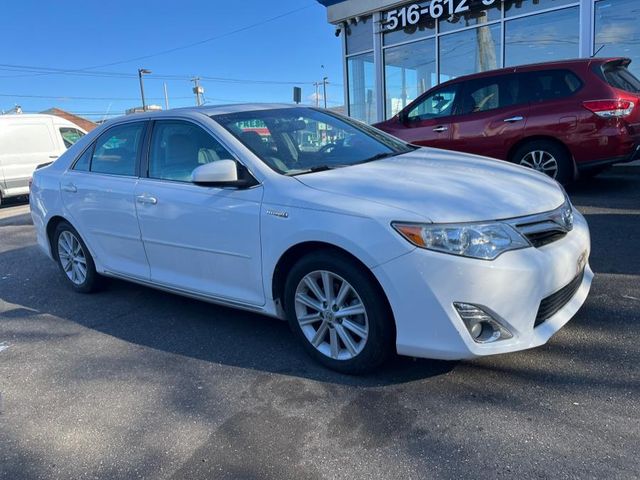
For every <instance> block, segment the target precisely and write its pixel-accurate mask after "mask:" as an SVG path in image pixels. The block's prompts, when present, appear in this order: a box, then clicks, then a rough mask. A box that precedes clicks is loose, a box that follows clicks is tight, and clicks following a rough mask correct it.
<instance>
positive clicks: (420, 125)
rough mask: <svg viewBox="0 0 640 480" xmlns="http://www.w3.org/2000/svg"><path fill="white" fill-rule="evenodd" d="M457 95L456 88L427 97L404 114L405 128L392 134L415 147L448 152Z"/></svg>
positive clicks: (441, 90)
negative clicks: (446, 150)
mask: <svg viewBox="0 0 640 480" xmlns="http://www.w3.org/2000/svg"><path fill="white" fill-rule="evenodd" d="M457 91H458V86H457V85H449V86H446V87H443V88H440V89H438V90H436V91H434V92H431V93H428V94H427V95H426V96H425V97H424V98H422V99H419V100H418V101H416V102H415V103H414V104H413V105H411V106H409V107H408V108H407V110H406V111H405V112H403V114H402V115H401V119H402V122H403V123H404V128H403V129H402V130H401V131H399V132H397V133H396V132H393V133H394V134H397V135H398V136H399V137H400V138H402V139H403V140H405V141H407V142H409V143H413V144H415V145H423V146H426V147H435V148H449V139H450V137H451V124H450V123H451V116H452V115H453V114H454V112H455V106H456V95H457Z"/></svg>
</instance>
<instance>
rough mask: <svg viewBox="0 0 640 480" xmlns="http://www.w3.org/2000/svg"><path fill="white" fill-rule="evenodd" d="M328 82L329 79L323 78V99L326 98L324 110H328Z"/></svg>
mask: <svg viewBox="0 0 640 480" xmlns="http://www.w3.org/2000/svg"><path fill="white" fill-rule="evenodd" d="M327 80H329V78H328V77H322V98H324V108H325V109H326V108H327Z"/></svg>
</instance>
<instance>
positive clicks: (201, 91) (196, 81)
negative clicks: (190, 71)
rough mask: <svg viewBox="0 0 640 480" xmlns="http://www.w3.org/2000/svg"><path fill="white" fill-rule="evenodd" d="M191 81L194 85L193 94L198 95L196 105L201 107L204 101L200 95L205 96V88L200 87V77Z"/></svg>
mask: <svg viewBox="0 0 640 480" xmlns="http://www.w3.org/2000/svg"><path fill="white" fill-rule="evenodd" d="M191 81H192V82H193V84H194V87H193V93H195V94H196V105H197V106H200V105H202V100H201V98H200V95H202V94H204V88H202V87H201V86H200V83H199V82H200V77H193V78H192V79H191Z"/></svg>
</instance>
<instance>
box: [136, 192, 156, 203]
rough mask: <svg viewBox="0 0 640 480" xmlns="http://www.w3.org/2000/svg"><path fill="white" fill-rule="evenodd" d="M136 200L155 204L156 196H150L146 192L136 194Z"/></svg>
mask: <svg viewBox="0 0 640 480" xmlns="http://www.w3.org/2000/svg"><path fill="white" fill-rule="evenodd" d="M136 200H137V202H138V203H145V204H147V205H155V204H156V203H158V199H157V198H156V197H152V196H150V195H147V194H146V193H145V194H143V195H138V196H137V197H136Z"/></svg>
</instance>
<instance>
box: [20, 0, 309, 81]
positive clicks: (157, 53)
mask: <svg viewBox="0 0 640 480" xmlns="http://www.w3.org/2000/svg"><path fill="white" fill-rule="evenodd" d="M307 8H311V5H307V6H305V7H300V8H296V9H294V10H290V11H288V12H285V13H281V14H280V15H276V16H274V17H270V18H267V19H265V20H262V21H260V22H256V23H252V24H250V25H246V26H244V27H240V28H237V29H235V30H231V31H230V32H226V33H223V34H221V35H215V36H213V37H209V38H205V39H203V40H199V41H197V42H193V43H188V44H186V45H181V46H179V47H174V48H169V49H167V50H161V51H159V52H156V53H151V54H148V55H140V56H138V57H133V58H128V59H126V60H119V61H117V62H110V63H103V64H101V65H94V66H91V67H85V68H78V69H66V70H65V69H52V70H56V71H57V72H53V71H52V72H42V73H35V74H34V75H13V77H20V76H40V75H54V74H59V73H63V72H64V73H71V72H73V73H78V72H86V71H88V70H89V71H90V70H95V69H96V68H103V67H111V66H113V65H122V64H123V63H130V62H135V61H138V60H145V59H147V58H153V57H158V56H160V55H166V54H168V53H173V52H177V51H180V50H185V49H187V48H192V47H196V46H199V45H203V44H205V43H209V42H212V41H214V40H219V39H221V38H224V37H228V36H230V35H235V34H236V33H240V32H244V31H246V30H249V29H252V28H255V27H258V26H260V25H264V24H266V23H270V22H273V21H275V20H279V19H281V18H284V17H287V16H289V15H293V14H294V13H297V12H300V11H302V10H306V9H307Z"/></svg>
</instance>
